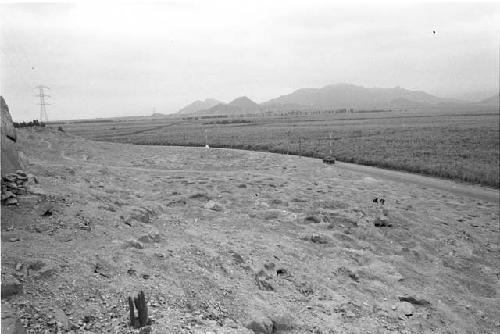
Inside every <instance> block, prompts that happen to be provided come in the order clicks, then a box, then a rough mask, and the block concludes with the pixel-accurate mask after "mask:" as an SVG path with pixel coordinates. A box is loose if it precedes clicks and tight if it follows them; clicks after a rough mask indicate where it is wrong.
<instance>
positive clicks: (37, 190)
mask: <svg viewBox="0 0 500 334" xmlns="http://www.w3.org/2000/svg"><path fill="white" fill-rule="evenodd" d="M29 192H30V194H33V195H38V196H47V193H46V192H45V191H44V190H43V189H41V188H35V187H30V191H29Z"/></svg>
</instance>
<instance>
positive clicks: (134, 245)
mask: <svg viewBox="0 0 500 334" xmlns="http://www.w3.org/2000/svg"><path fill="white" fill-rule="evenodd" d="M129 247H132V248H137V249H144V245H143V244H142V243H140V242H139V241H137V240H134V239H130V240H127V241H126V242H125V248H129Z"/></svg>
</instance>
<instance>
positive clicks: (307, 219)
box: [304, 215, 321, 224]
mask: <svg viewBox="0 0 500 334" xmlns="http://www.w3.org/2000/svg"><path fill="white" fill-rule="evenodd" d="M320 222H321V219H319V218H318V217H317V216H315V215H311V216H307V217H305V218H304V223H315V224H319V223H320Z"/></svg>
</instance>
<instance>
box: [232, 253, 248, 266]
mask: <svg viewBox="0 0 500 334" xmlns="http://www.w3.org/2000/svg"><path fill="white" fill-rule="evenodd" d="M233 259H234V262H236V263H237V264H242V263H245V260H243V257H241V255H240V254H238V253H234V254H233Z"/></svg>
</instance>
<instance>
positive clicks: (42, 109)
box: [35, 85, 50, 123]
mask: <svg viewBox="0 0 500 334" xmlns="http://www.w3.org/2000/svg"><path fill="white" fill-rule="evenodd" d="M35 88H37V89H38V91H39V93H38V95H35V96H37V97H39V98H40V103H39V105H40V119H39V120H40V123H43V122H45V123H47V122H48V121H49V116H48V115H47V109H46V108H45V106H47V105H50V103H47V102H46V101H45V98H46V97H50V95H48V94H45V91H44V89H50V88H49V87H47V86H43V85H39V86H36V87H35Z"/></svg>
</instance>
